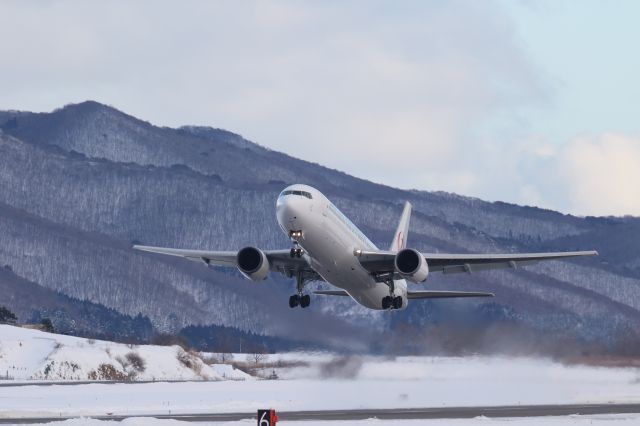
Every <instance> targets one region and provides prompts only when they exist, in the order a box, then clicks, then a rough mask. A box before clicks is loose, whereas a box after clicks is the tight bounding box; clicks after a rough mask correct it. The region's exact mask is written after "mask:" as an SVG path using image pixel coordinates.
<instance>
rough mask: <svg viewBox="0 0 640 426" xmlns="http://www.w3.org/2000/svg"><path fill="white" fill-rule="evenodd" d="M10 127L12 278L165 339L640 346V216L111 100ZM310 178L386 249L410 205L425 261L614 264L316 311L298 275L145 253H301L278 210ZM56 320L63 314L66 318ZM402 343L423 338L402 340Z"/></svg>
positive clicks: (550, 267) (4, 197) (558, 268)
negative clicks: (506, 190) (448, 180)
mask: <svg viewBox="0 0 640 426" xmlns="http://www.w3.org/2000/svg"><path fill="white" fill-rule="evenodd" d="M0 129H1V132H0V267H3V266H6V268H7V271H8V273H10V274H12V275H11V276H12V277H13V278H12V279H14V282H15V280H16V279H22V280H25V281H26V282H29V283H32V284H33V285H37V286H41V287H44V288H46V289H50V290H52V291H54V292H57V293H59V294H62V295H65V296H68V297H72V298H74V300H75V299H77V300H81V301H88V302H91V303H95V304H98V305H104V306H105V307H107V308H110V309H113V310H115V311H117V313H119V314H121V315H124V317H123V318H125V320H126V318H135V317H136V316H138V315H141V316H142V317H148V318H149V320H150V322H151V324H152V325H153V327H154V328H155V329H156V330H161V331H177V330H180V329H181V328H183V327H185V326H188V325H191V324H199V325H208V324H215V325H218V326H226V327H234V328H237V329H239V330H242V331H243V332H246V333H256V334H258V335H268V336H276V337H279V338H283V339H288V340H297V341H308V342H321V344H322V345H326V346H331V347H333V348H344V347H345V346H347V347H349V348H352V349H356V350H367V349H374V350H382V351H384V350H387V349H391V350H393V349H394V348H393V347H391V344H390V343H388V342H389V341H391V340H393V341H394V343H393V345H395V347H396V348H399V349H403V350H405V351H412V352H414V351H420V350H422V349H424V348H426V347H429V348H441V349H443V350H450V349H454V350H455V349H457V348H458V349H459V346H460V345H463V344H462V343H460V340H464V341H466V342H469V341H470V342H474V348H475V349H474V350H478V349H480V350H482V349H484V348H486V347H487V345H494V346H495V344H497V345H501V346H502V347H503V348H504V347H513V346H514V345H513V344H511V343H510V341H509V339H507V338H502V340H501V339H500V337H504V336H505V335H506V334H508V333H507V331H508V330H512V329H513V328H514V327H515V328H516V329H517V332H516V333H511V334H515V335H518V336H521V335H526V336H529V334H526V333H524V334H523V333H522V327H524V328H525V329H526V330H529V331H531V333H533V334H535V333H539V334H541V335H544V336H545V337H549V338H555V339H557V340H559V341H564V340H567V339H581V340H584V341H587V342H590V343H589V344H592V343H595V344H598V345H599V346H603V345H604V346H605V347H607V348H612V349H614V350H616V351H618V350H619V351H627V350H629V348H630V347H632V346H633V345H636V346H637V342H638V332H637V330H639V329H640V311H639V309H640V281H639V279H640V250H639V248H640V219H637V218H592V217H589V218H579V217H574V216H570V215H563V214H560V213H557V212H553V211H549V210H542V209H537V208H532V207H520V206H515V205H511V204H505V203H488V202H484V201H481V200H478V199H473V198H468V197H461V196H458V195H454V194H448V193H442V192H424V191H422V192H421V191H402V190H397V189H394V188H389V187H385V186H383V185H378V184H374V183H371V182H367V181H364V180H361V179H357V178H354V177H351V176H348V175H346V174H344V173H341V172H338V171H335V170H331V169H327V168H324V167H322V166H319V165H317V164H312V163H309V162H305V161H301V160H297V159H295V158H292V157H289V156H287V155H286V154H282V153H278V152H274V151H271V150H268V149H266V148H263V147H261V146H259V145H256V144H253V143H251V142H249V141H246V140H244V139H243V138H242V137H241V136H239V135H236V134H233V133H230V132H227V131H223V130H219V129H212V128H203V127H194V126H189V127H183V128H179V129H170V128H161V127H156V126H153V125H151V124H149V123H146V122H143V121H140V120H138V119H136V118H134V117H131V116H128V115H126V114H124V113H122V112H120V111H117V110H115V109H113V108H111V107H108V106H105V105H101V104H98V103H96V102H85V103H82V104H78V105H69V106H67V107H64V108H62V109H59V110H57V111H54V112H52V113H38V114H35V113H29V112H16V111H6V112H0ZM294 182H300V183H306V184H310V185H313V186H315V187H317V188H318V189H320V190H321V191H323V192H324V193H326V194H327V196H328V197H329V198H331V199H332V200H333V201H334V202H335V203H336V205H337V206H338V207H339V208H341V209H342V210H343V211H344V212H345V214H347V215H348V216H349V217H350V218H352V219H353V221H354V222H355V223H356V224H357V225H358V226H360V227H361V228H362V229H363V231H365V233H367V234H368V235H369V236H370V237H371V239H372V240H373V241H374V242H376V243H379V244H380V246H386V245H388V241H389V240H390V238H391V234H392V232H393V229H394V227H395V224H396V221H397V218H398V217H399V214H400V210H401V205H402V203H403V202H404V201H405V200H410V201H411V202H412V203H413V205H414V215H413V218H412V223H411V233H410V235H409V244H410V245H411V246H413V247H415V248H417V249H421V250H424V251H449V252H470V251H475V252H509V251H537V250H542V251H547V250H548V251H553V250H565V249H597V250H599V252H600V254H601V255H600V257H599V258H596V259H581V260H576V261H569V262H553V263H548V264H545V265H538V266H533V267H529V268H526V269H524V270H518V271H495V272H486V273H479V274H474V275H471V276H447V277H443V276H437V274H433V276H432V277H431V278H430V280H429V281H428V282H427V286H430V287H432V288H455V289H461V290H469V289H482V290H489V291H494V292H495V293H496V294H497V297H496V298H495V299H494V300H491V301H486V300H458V301H433V302H421V303H413V304H411V306H410V307H409V309H408V310H407V311H403V312H392V313H380V312H372V311H367V310H365V309H363V308H361V307H359V306H357V305H356V304H354V303H352V302H351V301H350V300H345V299H339V300H336V299H335V298H333V299H329V298H320V297H316V298H314V300H313V303H312V307H311V308H310V309H308V310H304V311H303V310H299V309H298V310H290V309H289V308H288V307H287V296H288V295H289V294H290V293H292V292H293V284H292V283H291V282H289V281H288V280H286V279H283V278H280V277H273V278H271V279H269V280H267V281H265V282H263V283H259V284H256V283H252V282H248V281H246V280H244V279H242V278H241V277H240V276H239V274H237V273H235V272H234V271H227V272H224V271H215V270H209V269H206V268H205V267H203V266H202V265H198V264H192V263H190V262H185V261H181V260H179V259H171V258H166V257H163V256H154V255H149V254H143V253H137V252H132V251H131V249H130V246H131V244H132V243H137V242H142V243H145V244H152V245H166V246H172V247H189V248H203V249H234V248H238V247H242V246H245V245H249V244H251V245H257V246H259V247H262V248H267V249H268V248H282V247H287V246H288V241H287V240H286V238H285V237H284V236H283V235H282V234H281V231H280V230H279V228H278V226H277V223H276V221H275V214H274V202H275V198H276V196H277V194H278V192H279V191H280V190H282V188H284V187H285V186H286V185H287V184H290V183H294ZM434 189H436V188H434ZM5 275H6V274H5ZM14 276H15V277H14ZM3 279H4V278H3V277H2V276H0V284H2V281H3ZM5 288H6V289H7V291H8V292H9V293H8V294H15V292H16V291H17V290H16V288H17V286H16V285H13V286H7V285H5ZM9 288H13V290H11V291H9V290H8V289H9ZM3 296H4V295H3ZM3 299H4V297H3ZM11 303H12V304H13V306H14V307H15V310H17V311H20V312H21V313H22V316H23V318H22V319H23V320H27V319H28V318H24V316H28V317H32V316H35V317H37V316H38V315H40V316H42V315H41V314H40V313H38V307H37V304H34V303H33V300H31V301H29V305H28V307H27V305H26V304H24V305H23V302H21V298H18V297H17V298H14V299H13V301H12V302H11ZM43 303H44V302H43ZM61 309H62V308H61ZM51 312H52V311H51V310H50V311H48V313H47V315H48V316H53V317H55V315H51ZM54 313H55V312H54ZM59 314H60V316H61V317H64V315H63V313H60V312H59ZM54 319H55V318H54ZM123 321H124V320H123ZM54 325H56V321H54ZM443 325H447V327H449V326H450V327H453V329H456V327H457V329H460V328H461V327H462V328H469V327H471V328H473V327H476V328H475V329H473V330H470V332H469V333H468V337H469V339H467V338H466V337H467V335H463V337H464V338H462V339H458V341H457V342H456V343H454V344H452V343H451V341H450V340H451V339H449V340H447V339H446V338H445V337H446V336H445V337H443V335H445V334H447V333H448V334H451V333H452V330H453V329H445V330H443V329H442V327H443ZM496 326H497V327H498V328H496ZM132 328H135V327H132ZM398 331H402V332H403V333H404V334H405V335H408V334H410V335H411V336H413V338H411V339H394V337H395V335H396V334H397V332H398ZM533 334H532V335H533ZM381 335H382V336H384V338H383V339H381V338H380V336H381ZM496 337H498V339H496ZM496 341H497V342H498V343H494V342H496ZM521 344H522V342H519V343H518V345H516V346H521ZM463 346H464V345H463ZM529 346H531V349H535V348H536V347H537V346H539V345H537V342H533V343H530V345H529ZM620 348H624V349H620ZM637 349H639V348H637V347H635V349H634V350H637Z"/></svg>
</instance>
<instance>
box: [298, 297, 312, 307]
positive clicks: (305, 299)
mask: <svg viewBox="0 0 640 426" xmlns="http://www.w3.org/2000/svg"><path fill="white" fill-rule="evenodd" d="M310 304H311V296H309V295H308V294H305V295H304V296H301V297H300V307H301V308H306V307H308V306H309V305H310Z"/></svg>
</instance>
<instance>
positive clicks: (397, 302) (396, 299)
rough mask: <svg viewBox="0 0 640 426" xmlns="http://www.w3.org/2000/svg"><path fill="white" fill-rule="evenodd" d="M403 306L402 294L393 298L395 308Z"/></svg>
mask: <svg viewBox="0 0 640 426" xmlns="http://www.w3.org/2000/svg"><path fill="white" fill-rule="evenodd" d="M400 308H402V296H396V297H394V298H393V309H400Z"/></svg>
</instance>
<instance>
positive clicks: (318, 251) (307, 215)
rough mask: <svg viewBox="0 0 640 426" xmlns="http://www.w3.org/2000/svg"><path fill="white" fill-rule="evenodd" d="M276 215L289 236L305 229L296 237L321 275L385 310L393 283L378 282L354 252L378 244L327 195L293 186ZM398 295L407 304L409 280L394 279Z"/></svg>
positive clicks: (363, 301)
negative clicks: (385, 299)
mask: <svg viewBox="0 0 640 426" xmlns="http://www.w3.org/2000/svg"><path fill="white" fill-rule="evenodd" d="M303 194H304V195H303ZM276 216H277V218H278V223H279V224H280V227H281V228H282V230H283V231H284V232H285V233H286V234H287V236H289V235H290V234H289V233H290V231H302V236H300V237H296V240H297V241H298V243H299V244H300V247H302V249H303V250H304V255H303V256H304V257H305V259H306V260H307V262H309V264H310V265H311V267H312V268H313V269H314V270H315V271H316V272H317V273H318V275H320V276H321V277H322V278H323V279H324V280H325V281H327V282H328V283H330V284H332V285H334V286H336V287H339V288H341V289H343V290H345V291H346V292H347V293H348V294H349V295H350V296H351V297H352V298H353V300H355V301H356V302H357V303H359V304H361V305H363V306H365V307H367V308H371V309H382V298H383V297H385V296H388V295H389V286H388V285H387V284H385V283H381V282H376V280H375V279H374V277H373V276H372V275H371V274H370V273H369V272H368V271H367V270H365V269H364V268H363V267H362V266H361V265H360V262H359V261H358V258H357V257H356V256H355V254H354V251H355V250H357V249H361V250H377V247H376V246H375V245H374V244H373V243H372V242H371V241H369V239H368V238H367V237H366V236H365V235H364V234H363V233H362V232H361V231H360V230H359V229H358V228H357V227H356V226H355V225H354V224H353V223H351V221H350V220H349V219H348V218H347V217H346V216H345V215H343V214H342V213H341V212H340V210H338V208H337V207H336V206H334V205H333V204H332V203H331V201H329V200H328V199H327V197H325V196H324V195H323V194H322V193H321V192H320V191H318V190H316V189H314V188H312V187H310V186H306V185H292V186H289V187H288V188H286V189H285V190H284V191H282V193H281V194H280V196H279V197H278V200H277V202H276ZM394 295H395V296H402V299H403V303H402V307H403V308H404V307H406V306H407V284H406V282H405V280H395V281H394Z"/></svg>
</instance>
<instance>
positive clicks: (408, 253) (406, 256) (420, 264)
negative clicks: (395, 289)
mask: <svg viewBox="0 0 640 426" xmlns="http://www.w3.org/2000/svg"><path fill="white" fill-rule="evenodd" d="M394 265H395V267H396V271H397V272H398V273H399V274H400V275H402V278H404V279H407V280H409V281H413V282H414V283H421V282H423V281H425V280H426V279H427V277H428V276H429V265H427V261H426V260H425V258H424V256H423V255H422V254H421V253H419V252H418V251H417V250H414V249H404V250H400V251H399V252H398V254H396V259H395V261H394Z"/></svg>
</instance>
